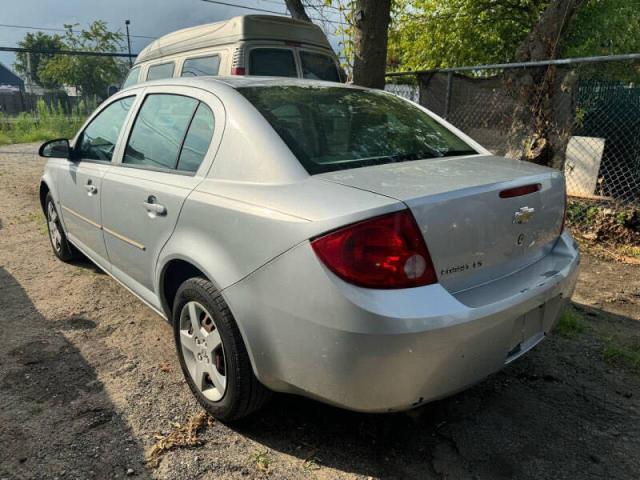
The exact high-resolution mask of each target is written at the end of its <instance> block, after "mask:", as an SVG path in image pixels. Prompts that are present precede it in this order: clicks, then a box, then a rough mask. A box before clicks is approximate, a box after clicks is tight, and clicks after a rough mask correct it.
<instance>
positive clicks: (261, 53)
mask: <svg viewBox="0 0 640 480" xmlns="http://www.w3.org/2000/svg"><path fill="white" fill-rule="evenodd" d="M249 75H265V76H270V77H297V76H298V72H297V71H296V61H295V58H294V57H293V50H289V49H286V48H254V49H253V50H251V53H250V54H249Z"/></svg>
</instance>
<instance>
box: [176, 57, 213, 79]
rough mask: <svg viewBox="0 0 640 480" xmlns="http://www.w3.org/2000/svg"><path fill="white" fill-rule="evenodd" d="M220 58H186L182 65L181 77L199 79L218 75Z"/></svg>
mask: <svg viewBox="0 0 640 480" xmlns="http://www.w3.org/2000/svg"><path fill="white" fill-rule="evenodd" d="M219 68H220V57H219V56H218V55H212V56H210V57H199V58H187V59H186V60H185V61H184V64H183V65H182V74H181V76H182V77H199V76H201V75H218V70H219Z"/></svg>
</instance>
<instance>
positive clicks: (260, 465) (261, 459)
mask: <svg viewBox="0 0 640 480" xmlns="http://www.w3.org/2000/svg"><path fill="white" fill-rule="evenodd" d="M251 463H253V464H254V465H255V466H256V469H257V470H258V471H259V472H262V473H270V472H271V467H272V465H271V455H270V454H269V450H263V451H258V452H254V454H253V455H251Z"/></svg>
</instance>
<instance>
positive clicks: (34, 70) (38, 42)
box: [13, 32, 62, 88]
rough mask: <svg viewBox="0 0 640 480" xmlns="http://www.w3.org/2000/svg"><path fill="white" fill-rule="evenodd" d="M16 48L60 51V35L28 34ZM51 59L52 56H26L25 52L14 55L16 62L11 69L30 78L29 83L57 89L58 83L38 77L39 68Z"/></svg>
mask: <svg viewBox="0 0 640 480" xmlns="http://www.w3.org/2000/svg"><path fill="white" fill-rule="evenodd" d="M18 46H19V47H21V48H29V49H34V50H61V49H62V38H61V37H60V35H48V34H46V33H44V32H35V33H31V32H30V33H27V34H26V35H25V36H24V38H23V39H22V40H21V41H20V42H18ZM29 55H30V58H29ZM51 58H53V54H37V53H31V54H28V53H26V52H18V53H16V61H15V63H14V64H13V67H14V68H15V70H16V72H17V73H19V74H20V75H22V76H23V77H25V78H28V77H31V81H32V82H33V83H35V84H37V85H41V86H43V87H45V88H57V87H59V86H60V85H59V83H57V82H55V81H52V80H50V79H43V78H41V77H40V70H41V68H42V67H43V66H44V65H45V64H46V63H47V61H48V60H50V59H51Z"/></svg>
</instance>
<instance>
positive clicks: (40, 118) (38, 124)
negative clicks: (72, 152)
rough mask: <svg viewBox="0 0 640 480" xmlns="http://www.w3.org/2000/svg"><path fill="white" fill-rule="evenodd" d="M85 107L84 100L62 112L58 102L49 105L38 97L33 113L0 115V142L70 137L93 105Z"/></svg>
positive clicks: (1, 143) (37, 140) (26, 141)
mask: <svg viewBox="0 0 640 480" xmlns="http://www.w3.org/2000/svg"><path fill="white" fill-rule="evenodd" d="M90 103H91V105H90V106H88V107H87V106H86V104H85V102H84V101H81V102H79V104H78V105H77V106H76V107H75V108H73V109H72V111H71V112H65V111H64V109H63V108H62V105H61V104H60V102H56V103H54V104H53V105H51V106H48V105H47V104H46V103H45V102H44V100H42V99H40V100H38V103H37V105H36V112H35V113H25V112H23V113H21V114H20V115H18V116H16V117H6V116H1V115H0V145H7V144H11V143H29V142H39V141H43V140H50V139H52V138H71V137H72V136H73V135H75V133H76V132H77V131H78V129H79V128H80V126H81V125H82V123H83V122H84V119H85V117H86V113H87V108H90V109H93V108H95V102H90Z"/></svg>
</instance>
